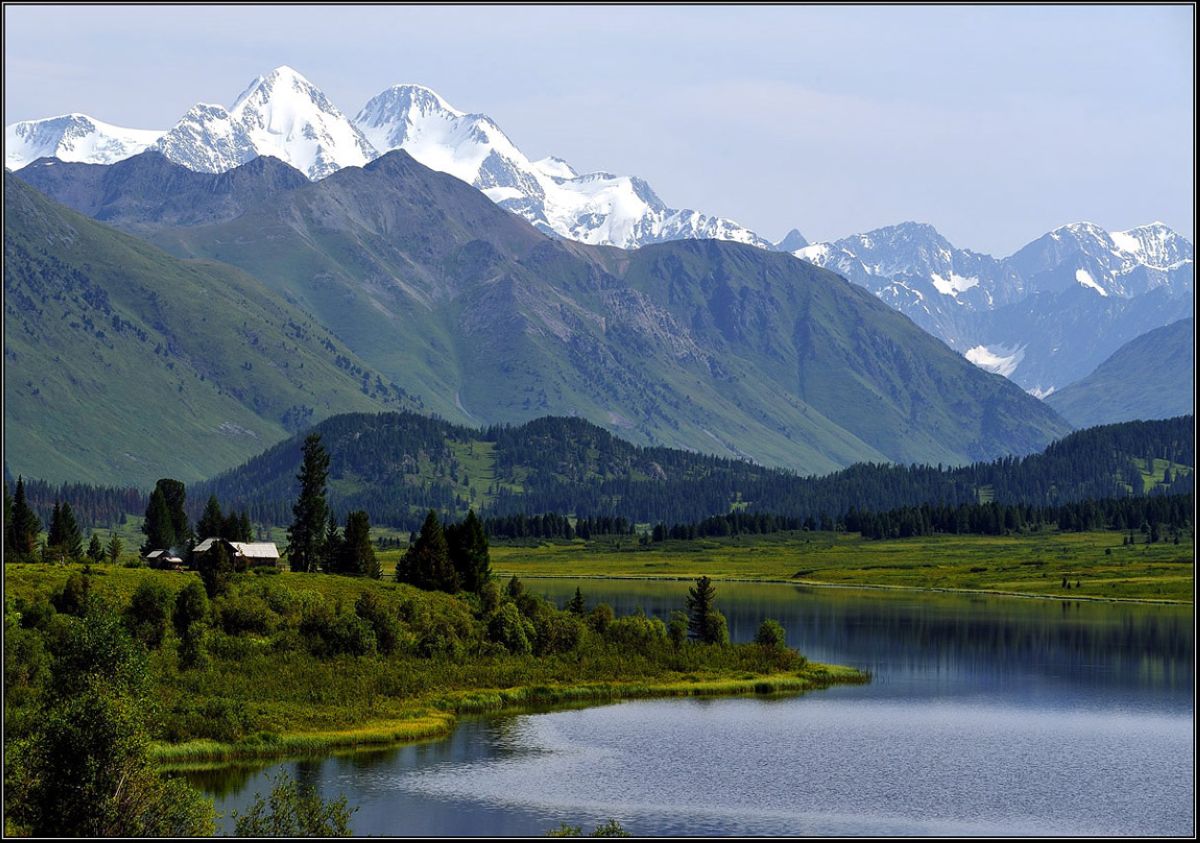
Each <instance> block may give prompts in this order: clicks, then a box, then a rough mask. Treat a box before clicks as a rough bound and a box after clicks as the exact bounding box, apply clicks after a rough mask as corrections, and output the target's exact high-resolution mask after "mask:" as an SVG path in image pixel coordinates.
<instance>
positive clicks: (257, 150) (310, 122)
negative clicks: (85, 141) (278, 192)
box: [157, 65, 378, 179]
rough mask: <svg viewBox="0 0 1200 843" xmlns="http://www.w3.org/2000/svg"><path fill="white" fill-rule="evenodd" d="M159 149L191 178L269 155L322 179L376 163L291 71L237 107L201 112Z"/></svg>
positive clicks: (267, 79)
mask: <svg viewBox="0 0 1200 843" xmlns="http://www.w3.org/2000/svg"><path fill="white" fill-rule="evenodd" d="M157 149H159V151H161V152H162V153H163V154H164V155H166V156H167V157H168V158H170V159H171V160H173V161H175V162H176V163H179V164H182V165H184V166H185V167H188V168H189V169H192V170H199V171H200V172H206V173H221V172H224V171H226V170H231V169H233V168H234V167H237V166H239V165H241V164H245V163H246V162H247V161H249V160H251V159H252V158H256V157H258V156H259V155H271V156H273V157H275V158H279V159H280V160H282V161H285V162H287V163H288V164H290V165H291V166H293V167H295V168H296V169H298V170H300V171H301V172H302V173H304V174H305V175H307V176H308V177H309V178H310V179H320V178H324V177H325V176H327V175H329V174H330V173H333V172H336V171H337V170H340V169H341V168H343V167H361V166H362V165H363V164H366V163H367V162H368V161H371V160H372V159H374V158H376V157H378V153H376V151H375V149H374V148H373V147H372V146H371V144H370V142H368V141H367V139H366V138H365V137H363V135H362V133H361V132H360V131H359V130H358V129H357V128H356V127H355V126H354V124H353V123H351V122H350V120H349V119H348V118H347V117H346V116H345V115H344V114H342V112H341V111H339V110H338V108H337V106H335V105H334V104H333V103H332V102H330V101H329V98H328V97H326V96H325V94H324V93H322V92H321V90H320V89H319V88H317V87H316V86H315V85H313V84H312V83H311V82H309V81H308V80H307V79H305V78H304V77H303V76H301V75H300V74H299V73H297V72H296V71H295V70H293V69H292V68H290V67H287V66H286V65H284V66H281V67H277V68H275V69H274V70H272V71H271V72H270V73H268V74H267V75H266V76H260V77H258V78H257V79H255V80H254V81H253V82H252V83H251V84H250V87H248V88H247V89H246V90H245V91H243V92H242V95H241V96H240V97H238V98H237V100H236V101H235V102H234V104H233V106H232V107H231V108H230V109H229V110H228V111H226V110H225V109H224V108H222V107H221V106H219V105H197V106H194V107H193V108H192V109H191V110H190V111H188V113H187V114H185V115H184V116H183V119H181V120H180V121H179V122H178V123H177V124H175V126H174V127H173V128H172V129H171V130H170V131H169V132H167V133H166V134H165V135H164V136H163V137H162V138H161V139H160V140H159V142H158V144H157Z"/></svg>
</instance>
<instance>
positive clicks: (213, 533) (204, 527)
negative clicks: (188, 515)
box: [196, 495, 225, 541]
mask: <svg viewBox="0 0 1200 843" xmlns="http://www.w3.org/2000/svg"><path fill="white" fill-rule="evenodd" d="M224 527H225V516H224V515H222V514H221V503H220V501H218V500H217V496H216V495H209V496H208V503H206V504H205V505H204V514H203V515H201V516H200V520H199V521H197V522H196V537H197V538H198V539H200V540H201V541H204V540H205V539H214V538H220V536H221V530H222V529H224Z"/></svg>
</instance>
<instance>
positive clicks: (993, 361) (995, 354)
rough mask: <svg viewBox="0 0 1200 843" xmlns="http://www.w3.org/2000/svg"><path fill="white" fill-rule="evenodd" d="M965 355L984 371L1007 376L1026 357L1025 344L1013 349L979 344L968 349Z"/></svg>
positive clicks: (1010, 374) (1009, 375)
mask: <svg viewBox="0 0 1200 843" xmlns="http://www.w3.org/2000/svg"><path fill="white" fill-rule="evenodd" d="M963 356H964V357H966V358H967V359H968V360H970V361H971V362H972V363H974V364H975V365H976V366H978V367H979V368H981V369H983V370H984V371H987V372H993V373H995V374H997V375H1003V376H1004V377H1006V378H1007V377H1011V376H1012V373H1013V372H1015V371H1016V370H1017V367H1018V366H1020V365H1021V361H1022V360H1024V359H1025V346H1021V347H1019V348H1015V349H1012V348H1005V347H1004V346H993V347H989V346H986V345H977V346H975V347H974V348H970V349H967V351H966V352H964V354H963Z"/></svg>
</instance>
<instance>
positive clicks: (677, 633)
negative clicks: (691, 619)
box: [667, 609, 688, 650]
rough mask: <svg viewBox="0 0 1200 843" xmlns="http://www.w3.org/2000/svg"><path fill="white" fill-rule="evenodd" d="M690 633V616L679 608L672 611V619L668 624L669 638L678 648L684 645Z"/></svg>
mask: <svg viewBox="0 0 1200 843" xmlns="http://www.w3.org/2000/svg"><path fill="white" fill-rule="evenodd" d="M687 634H688V616H687V613H686V612H681V611H679V610H678V609H676V610H675V611H673V612H671V620H670V622H669V623H668V624H667V638H669V639H670V640H671V643H672V644H673V645H675V649H676V650H678V649H679V648H680V647H682V646H683V642H685V641H687Z"/></svg>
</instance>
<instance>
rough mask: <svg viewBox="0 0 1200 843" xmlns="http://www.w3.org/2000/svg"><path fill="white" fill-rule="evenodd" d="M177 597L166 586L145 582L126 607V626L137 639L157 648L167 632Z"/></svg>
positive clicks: (154, 648) (147, 645) (151, 647)
mask: <svg viewBox="0 0 1200 843" xmlns="http://www.w3.org/2000/svg"><path fill="white" fill-rule="evenodd" d="M174 606H175V598H174V597H173V595H172V594H171V592H170V590H168V589H167V588H166V586H162V585H158V584H156V583H151V582H144V583H142V584H141V585H139V586H138V587H137V590H136V591H135V592H134V593H133V597H132V598H131V600H130V603H129V606H128V607H127V608H126V609H125V626H126V628H127V629H128V630H129V634H130V635H132V636H133V638H134V640H135V641H141V642H142V643H143V644H145V645H146V647H147V648H148V649H151V650H157V649H158V648H159V647H160V646H161V645H162V641H163V637H164V636H165V635H166V634H167V625H168V624H169V623H170V622H171V611H172V609H173V608H174Z"/></svg>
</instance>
